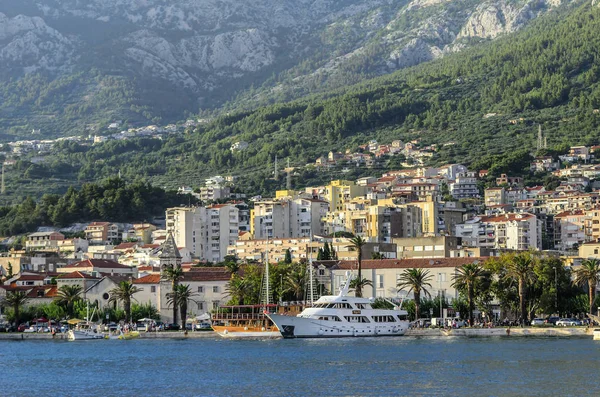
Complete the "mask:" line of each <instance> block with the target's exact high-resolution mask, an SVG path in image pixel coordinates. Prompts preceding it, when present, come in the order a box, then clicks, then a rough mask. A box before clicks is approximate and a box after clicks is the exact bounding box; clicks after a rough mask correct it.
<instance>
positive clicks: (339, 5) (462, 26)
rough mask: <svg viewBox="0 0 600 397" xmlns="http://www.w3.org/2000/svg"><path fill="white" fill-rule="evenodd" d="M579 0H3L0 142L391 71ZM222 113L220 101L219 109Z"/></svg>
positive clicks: (152, 118) (177, 117) (270, 97)
mask: <svg viewBox="0 0 600 397" xmlns="http://www.w3.org/2000/svg"><path fill="white" fill-rule="evenodd" d="M574 1H575V2H576V1H580V0H562V1H557V0H459V1H458V0H456V1H454V0H453V1H441V0H426V1H423V0H254V1H239V0H144V1H133V0H102V1H100V0H96V1H79V0H19V1H15V0H0V65H2V68H0V142H2V141H9V140H15V139H16V138H17V137H21V138H23V137H29V136H30V135H31V131H32V130H36V131H39V132H38V133H37V134H36V135H35V138H38V139H39V138H43V137H58V136H65V135H80V134H82V133H95V132H97V131H98V129H100V128H102V126H106V125H108V123H110V122H111V121H116V120H123V121H128V122H130V123H131V124H132V125H134V126H140V125H148V124H168V123H171V122H177V121H182V120H185V118H187V117H189V116H190V115H191V114H197V113H199V112H202V113H203V114H210V113H212V112H215V111H217V112H219V111H221V110H222V109H221V106H222V105H223V103H224V102H227V101H231V100H232V98H237V99H236V100H234V101H232V105H231V106H232V107H234V108H240V107H241V106H243V107H244V108H252V109H254V108H256V107H257V106H259V105H264V104H268V103H274V102H284V101H289V100H292V99H297V98H299V97H301V96H303V95H306V94H307V93H315V92H324V91H327V90H329V89H332V88H338V87H342V86H346V85H350V84H354V83H357V82H360V81H363V80H365V79H366V78H370V77H374V76H380V75H384V74H387V73H391V72H393V71H395V70H398V69H402V68H405V67H409V66H412V65H417V64H419V63H422V62H426V61H429V60H432V59H436V58H439V57H442V56H444V55H445V54H449V53H453V52H456V51H460V50H462V49H464V48H468V47H470V46H472V45H476V44H477V43H479V42H480V41H487V40H493V39H495V38H496V37H500V36H502V35H503V34H509V33H512V32H515V31H517V30H519V29H521V28H523V27H524V26H527V25H528V24H529V23H530V21H533V20H535V19H536V18H538V17H540V16H541V15H544V14H546V13H548V12H550V11H551V10H554V9H558V8H560V7H562V4H571V3H572V2H574ZM228 110H229V108H228Z"/></svg>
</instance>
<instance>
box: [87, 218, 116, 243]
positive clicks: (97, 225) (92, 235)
mask: <svg viewBox="0 0 600 397" xmlns="http://www.w3.org/2000/svg"><path fill="white" fill-rule="evenodd" d="M85 238H86V239H87V240H89V242H90V244H106V243H112V242H115V241H117V240H120V238H119V226H118V225H116V224H114V223H110V222H92V223H90V224H89V225H87V227H86V228H85Z"/></svg>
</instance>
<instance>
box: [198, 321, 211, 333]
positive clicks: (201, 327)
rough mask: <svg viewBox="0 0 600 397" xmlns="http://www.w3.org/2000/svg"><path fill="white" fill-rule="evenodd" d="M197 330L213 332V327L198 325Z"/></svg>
mask: <svg viewBox="0 0 600 397" xmlns="http://www.w3.org/2000/svg"><path fill="white" fill-rule="evenodd" d="M196 329H197V330H199V331H206V330H211V329H212V325H210V323H200V324H197V325H196Z"/></svg>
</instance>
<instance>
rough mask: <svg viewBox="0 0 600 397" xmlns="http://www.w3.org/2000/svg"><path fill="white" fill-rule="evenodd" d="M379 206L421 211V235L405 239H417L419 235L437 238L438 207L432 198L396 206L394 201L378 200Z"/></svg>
mask: <svg viewBox="0 0 600 397" xmlns="http://www.w3.org/2000/svg"><path fill="white" fill-rule="evenodd" d="M377 204H378V205H387V206H390V207H396V208H406V209H410V208H418V209H419V212H420V214H419V218H420V221H421V225H420V226H421V227H420V229H421V230H420V233H416V234H415V233H413V236H408V235H406V236H403V237H416V236H418V235H423V236H435V235H437V234H438V233H439V221H438V206H437V203H436V202H435V201H434V200H433V197H432V196H427V199H426V201H411V202H410V203H407V204H396V203H395V202H394V200H393V199H383V200H378V201H377Z"/></svg>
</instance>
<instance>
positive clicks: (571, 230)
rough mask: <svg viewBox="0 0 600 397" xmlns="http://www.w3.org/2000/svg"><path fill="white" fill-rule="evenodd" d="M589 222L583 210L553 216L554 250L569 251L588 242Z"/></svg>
mask: <svg viewBox="0 0 600 397" xmlns="http://www.w3.org/2000/svg"><path fill="white" fill-rule="evenodd" d="M592 214H593V212H592ZM589 221H590V217H589V216H588V214H587V213H586V212H585V211H583V210H572V211H563V212H561V213H559V214H556V215H555V216H554V248H555V249H559V250H569V249H573V248H575V247H578V246H579V245H580V244H582V243H584V242H586V241H588V240H589V238H588V226H589Z"/></svg>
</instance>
